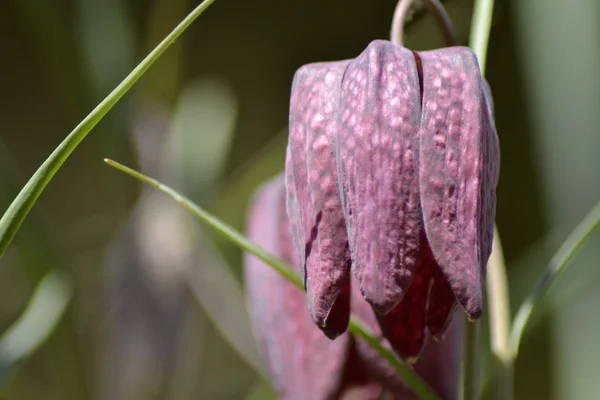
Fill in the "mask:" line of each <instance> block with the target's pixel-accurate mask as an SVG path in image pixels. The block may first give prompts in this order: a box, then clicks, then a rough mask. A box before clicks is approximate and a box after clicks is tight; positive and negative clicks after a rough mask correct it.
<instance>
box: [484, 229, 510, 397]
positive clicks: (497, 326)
mask: <svg viewBox="0 0 600 400" xmlns="http://www.w3.org/2000/svg"><path fill="white" fill-rule="evenodd" d="M486 286H487V298H488V310H489V315H490V335H491V338H490V341H491V347H492V354H493V356H494V361H495V368H496V387H497V393H498V397H497V398H498V399H499V400H502V399H512V373H513V358H512V352H511V349H510V341H509V336H510V295H509V292H508V279H507V276H506V266H505V263H504V255H503V252H502V244H501V242H500V235H499V234H498V229H497V227H495V228H494V243H493V247H492V255H491V257H490V261H489V262H488V267H487V278H486Z"/></svg>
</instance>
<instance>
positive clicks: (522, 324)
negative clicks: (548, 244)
mask: <svg viewBox="0 0 600 400" xmlns="http://www.w3.org/2000/svg"><path fill="white" fill-rule="evenodd" d="M599 225H600V202H598V203H596V205H595V206H594V208H592V210H591V211H590V212H589V214H588V215H587V216H586V217H585V218H584V219H583V221H581V223H580V224H579V225H578V226H577V227H576V228H575V230H574V231H573V232H571V234H570V235H569V237H568V238H567V240H566V241H565V242H564V243H563V245H562V246H561V247H560V249H558V251H557V252H556V254H555V255H554V256H553V257H552V259H551V260H550V263H549V265H548V269H547V270H546V272H545V273H544V275H543V276H542V277H541V278H540V279H539V281H538V282H537V284H536V285H535V288H534V289H533V291H532V292H531V294H529V296H527V298H526V299H525V301H524V302H523V304H521V307H519V311H517V315H516V316H515V319H514V322H513V327H512V332H511V337H510V344H511V348H512V356H513V358H516V357H517V355H518V354H519V345H520V343H521V339H522V337H523V333H524V332H525V329H526V328H527V323H528V322H529V321H530V319H531V316H532V315H533V312H534V311H535V310H536V309H537V308H538V306H539V305H540V304H541V302H542V300H543V298H544V296H545V295H546V293H548V290H549V289H550V287H551V285H552V283H554V282H555V281H556V280H557V279H558V278H559V277H560V276H561V275H562V274H563V273H564V272H565V271H566V270H567V267H568V266H569V265H570V264H569V261H571V259H572V258H573V256H574V255H575V253H576V252H577V250H579V249H580V248H581V246H582V245H583V243H584V242H585V241H586V240H587V239H588V238H589V237H590V235H591V234H592V232H594V230H596V229H597V228H598V226H599Z"/></svg>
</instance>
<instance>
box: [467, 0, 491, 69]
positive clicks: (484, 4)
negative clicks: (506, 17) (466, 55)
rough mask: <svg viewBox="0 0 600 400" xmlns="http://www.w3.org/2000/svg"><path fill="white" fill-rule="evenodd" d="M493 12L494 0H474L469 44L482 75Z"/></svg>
mask: <svg viewBox="0 0 600 400" xmlns="http://www.w3.org/2000/svg"><path fill="white" fill-rule="evenodd" d="M493 13H494V0H475V7H474V8H473V18H472V19H471V35H470V37H469V46H470V47H471V48H472V49H473V51H474V52H475V54H477V58H478V59H479V69H481V74H482V75H483V74H484V72H485V67H486V59H487V49H488V42H489V39H490V29H491V28H492V15H493Z"/></svg>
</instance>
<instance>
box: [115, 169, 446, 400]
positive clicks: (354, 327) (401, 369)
mask: <svg viewBox="0 0 600 400" xmlns="http://www.w3.org/2000/svg"><path fill="white" fill-rule="evenodd" d="M104 161H105V162H106V163H107V164H108V165H110V166H111V167H113V168H116V169H118V170H119V171H121V172H124V173H126V174H127V175H130V176H132V177H134V178H135V179H138V180H140V181H141V182H143V183H146V184H148V185H151V186H154V187H155V188H157V189H158V190H160V191H162V192H163V193H165V194H167V195H168V196H170V197H171V198H173V199H174V200H175V201H176V202H178V203H179V204H181V205H182V206H183V207H185V208H186V209H187V210H189V211H191V212H192V214H194V215H195V216H196V217H198V219H200V220H201V221H202V222H204V223H206V224H208V225H209V226H210V227H212V228H213V229H215V230H216V231H217V232H219V233H220V234H222V235H223V236H224V237H225V238H227V239H228V240H230V241H231V242H232V243H234V244H236V245H237V246H239V247H240V248H242V249H243V250H246V251H247V252H249V253H251V254H253V255H254V256H256V257H257V258H259V259H260V260H262V261H264V262H265V263H266V264H267V265H269V266H271V267H272V268H273V269H275V270H276V271H277V272H279V273H280V274H281V275H283V277H285V278H286V279H287V280H288V281H290V282H291V283H293V284H294V285H295V286H296V287H297V288H298V289H300V290H304V286H303V283H302V279H301V278H300V276H299V275H298V273H297V272H296V271H294V269H293V268H292V267H291V266H289V265H288V264H287V263H286V262H285V261H283V260H281V259H279V258H278V257H275V256H274V255H273V254H271V253H269V252H268V251H266V250H265V249H263V248H262V247H260V246H259V245H257V244H256V243H253V242H252V241H250V240H249V239H247V238H246V237H245V236H244V235H242V234H241V233H240V232H238V231H237V230H235V229H234V228H232V227H231V226H229V225H227V224H225V223H224V222H222V221H220V220H219V219H218V218H216V217H215V216H213V215H211V214H210V213H209V212H207V211H206V210H204V209H203V208H201V207H200V206H198V205H197V204H195V203H194V202H192V201H191V200H190V199H188V198H186V197H185V196H183V195H181V194H179V193H178V192H176V191H175V190H173V189H171V188H170V187H169V186H167V185H165V184H163V183H161V182H159V181H157V180H156V179H153V178H150V177H148V176H146V175H144V174H142V173H141V172H138V171H135V170H133V169H131V168H129V167H126V166H125V165H123V164H120V163H118V162H116V161H113V160H109V159H105V160H104ZM348 329H349V331H350V332H351V333H353V334H354V335H356V336H358V337H360V338H362V339H363V340H364V341H365V342H366V343H367V344H368V345H369V346H371V347H372V348H373V349H374V350H375V351H376V352H377V353H378V354H379V355H380V356H381V357H382V358H384V359H385V360H386V361H388V363H389V364H390V366H391V367H392V368H394V370H395V371H396V373H397V374H398V375H399V376H400V377H402V379H403V380H404V382H405V383H406V385H407V386H408V387H409V388H410V389H411V390H412V391H413V392H414V393H415V394H416V395H417V396H419V397H420V398H421V399H427V400H433V399H437V395H436V394H435V392H434V391H433V389H431V388H430V387H429V386H428V385H427V383H425V381H423V379H421V377H420V376H419V375H417V374H416V373H415V372H414V371H413V370H412V369H411V368H410V367H409V366H407V365H406V364H404V363H403V362H402V361H400V360H399V359H398V358H397V357H396V355H395V354H394V353H393V352H392V351H391V350H389V349H387V348H386V347H384V346H382V345H381V343H380V342H379V339H377V338H376V337H375V336H374V335H373V334H372V333H370V332H369V331H368V329H367V328H365V326H364V324H363V323H362V322H360V321H359V320H358V319H357V318H356V317H354V316H353V317H352V318H351V320H350V324H349V327H348Z"/></svg>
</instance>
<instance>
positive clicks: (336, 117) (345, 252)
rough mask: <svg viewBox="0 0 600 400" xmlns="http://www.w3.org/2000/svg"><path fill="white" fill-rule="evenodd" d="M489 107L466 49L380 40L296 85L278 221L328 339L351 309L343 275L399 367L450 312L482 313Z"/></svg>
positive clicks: (491, 194) (490, 195)
mask: <svg viewBox="0 0 600 400" xmlns="http://www.w3.org/2000/svg"><path fill="white" fill-rule="evenodd" d="M492 107H493V106H492V101H491V96H490V94H489V88H488V87H487V83H486V82H485V80H484V79H483V78H482V76H481V73H480V71H479V66H478V64H477V60H476V57H475V55H474V53H473V52H472V51H471V50H470V49H468V48H465V47H451V48H444V49H439V50H435V51H427V52H419V53H417V52H412V51H410V50H408V49H405V48H403V47H401V46H397V45H394V44H392V43H390V42H386V41H381V40H377V41H374V42H372V43H371V44H369V46H368V47H367V48H366V49H365V50H364V51H363V52H362V53H361V54H360V55H359V56H358V57H357V58H356V59H353V60H347V61H338V62H329V63H317V64H310V65H306V66H303V67H302V68H300V69H299V70H298V71H297V72H296V75H295V77H294V82H293V86H292V94H291V101H290V134H289V144H288V150H287V161H286V187H287V210H288V215H289V218H290V224H291V231H292V239H293V240H292V241H293V244H294V249H295V253H296V260H297V264H298V265H299V266H300V267H301V270H302V273H303V275H304V280H305V288H306V292H307V296H308V303H309V310H310V313H311V316H312V318H313V320H314V321H315V323H316V324H317V325H318V326H319V327H320V328H321V329H322V330H323V331H324V332H325V333H326V334H327V335H328V336H330V337H335V336H337V335H339V334H341V333H343V332H344V331H345V330H346V328H347V324H348V315H349V312H350V307H349V298H350V284H351V279H350V270H352V272H353V275H354V276H355V277H356V279H357V281H358V287H359V289H360V292H361V293H362V295H363V296H364V298H365V299H366V300H367V301H368V303H369V304H370V305H371V306H372V307H373V309H374V310H375V311H376V313H377V315H378V320H379V323H380V325H381V327H382V329H383V332H384V333H385V335H386V337H387V338H388V339H389V341H390V343H391V344H392V346H393V347H394V349H395V350H396V351H398V352H399V354H400V355H401V356H403V357H404V358H405V359H407V360H409V361H414V360H416V358H417V357H418V355H419V353H420V351H421V348H422V345H423V343H424V340H425V337H426V334H425V331H426V328H427V329H428V330H429V331H430V332H431V334H432V335H433V336H434V337H436V338H441V336H442V335H443V333H444V332H445V330H446V328H447V326H448V325H449V323H450V321H451V319H452V316H453V312H454V310H455V309H456V305H457V304H460V305H461V306H462V308H463V309H464V310H465V311H466V313H467V314H468V315H469V317H470V318H471V319H475V318H478V317H479V315H480V314H481V309H482V303H483V287H484V278H485V267H486V263H487V260H488V258H489V256H490V252H491V245H492V239H493V223H494V214H495V202H496V200H495V190H496V184H497V180H498V169H499V149H498V139H497V135H496V131H495V127H494V121H493V112H492Z"/></svg>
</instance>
